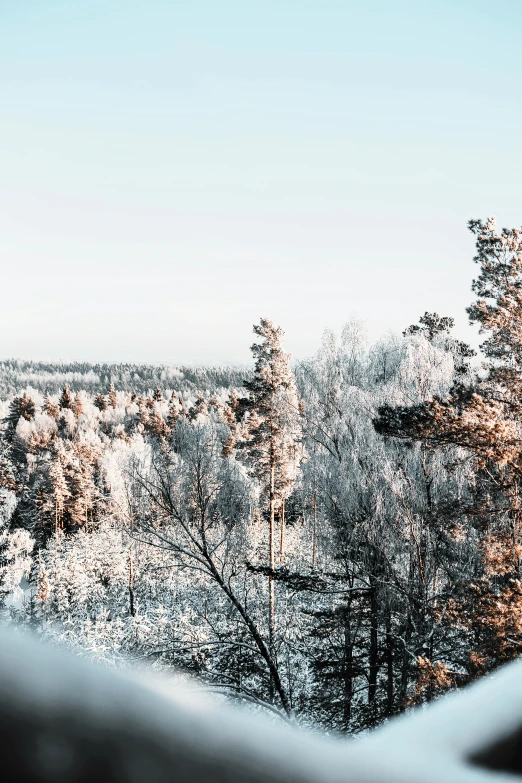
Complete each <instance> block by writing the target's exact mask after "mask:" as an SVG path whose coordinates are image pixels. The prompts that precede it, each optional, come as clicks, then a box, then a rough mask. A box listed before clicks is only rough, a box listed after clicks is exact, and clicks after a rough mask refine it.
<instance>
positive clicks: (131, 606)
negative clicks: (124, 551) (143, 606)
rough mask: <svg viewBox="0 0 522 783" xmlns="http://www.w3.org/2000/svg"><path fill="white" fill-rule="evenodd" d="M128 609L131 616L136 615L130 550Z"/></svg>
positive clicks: (132, 563)
mask: <svg viewBox="0 0 522 783" xmlns="http://www.w3.org/2000/svg"><path fill="white" fill-rule="evenodd" d="M129 610H130V613H131V616H132V617H135V616H136V604H135V602H134V560H133V557H132V550H131V551H130V552H129Z"/></svg>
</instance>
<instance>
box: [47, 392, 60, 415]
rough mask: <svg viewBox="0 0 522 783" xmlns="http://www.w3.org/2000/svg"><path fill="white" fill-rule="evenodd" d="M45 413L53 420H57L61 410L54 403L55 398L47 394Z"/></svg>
mask: <svg viewBox="0 0 522 783" xmlns="http://www.w3.org/2000/svg"><path fill="white" fill-rule="evenodd" d="M44 411H45V412H46V414H47V415H48V416H51V418H53V419H56V418H57V417H58V414H59V413H60V408H59V407H58V405H56V403H55V402H54V400H53V398H52V397H51V396H50V395H49V394H47V395H46V398H45V402H44Z"/></svg>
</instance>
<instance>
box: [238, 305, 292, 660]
mask: <svg viewBox="0 0 522 783" xmlns="http://www.w3.org/2000/svg"><path fill="white" fill-rule="evenodd" d="M254 333H255V334H256V335H257V336H258V337H260V338H261V342H260V343H254V344H253V345H252V348H251V350H252V354H253V356H254V359H255V367H254V374H253V377H252V379H251V380H249V381H246V382H245V384H244V385H245V388H246V389H247V390H248V392H249V396H248V398H246V399H243V400H241V403H240V408H241V410H242V411H244V412H246V413H247V414H248V421H247V427H248V435H247V437H246V439H245V440H244V442H243V444H242V447H243V449H244V453H245V454H246V456H247V461H248V465H249V469H250V471H251V473H252V474H253V475H254V476H255V477H256V478H257V480H258V481H259V483H260V486H261V492H262V497H263V498H264V500H265V503H266V510H267V512H268V564H269V569H270V571H269V577H268V579H269V607H268V611H269V646H270V650H271V653H272V655H273V654H274V643H275V630H276V629H275V585H274V569H275V565H276V556H275V549H276V543H275V535H276V531H275V517H276V514H279V518H280V543H279V555H280V559H281V560H282V559H283V556H284V532H285V514H284V508H285V501H286V500H287V498H288V497H289V496H290V494H291V493H292V490H293V488H294V486H295V482H296V479H297V474H298V470H299V464H300V462H301V459H302V450H301V438H302V426H301V414H302V408H301V401H300V398H299V394H298V392H297V387H296V384H295V378H294V375H293V372H292V370H291V367H290V356H289V355H288V354H287V353H285V352H284V350H283V346H282V340H283V335H284V332H283V330H282V329H281V327H276V326H274V325H273V324H272V323H271V321H269V320H267V319H265V318H262V319H261V321H260V323H259V325H255V326H254Z"/></svg>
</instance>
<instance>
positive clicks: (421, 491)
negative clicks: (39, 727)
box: [0, 219, 522, 733]
mask: <svg viewBox="0 0 522 783" xmlns="http://www.w3.org/2000/svg"><path fill="white" fill-rule="evenodd" d="M469 227H470V229H471V231H472V232H473V233H474V235H475V237H476V246H477V253H476V257H475V261H476V263H477V265H478V270H479V274H478V277H477V279H476V280H475V281H474V282H473V286H472V290H473V292H474V294H475V296H476V298H475V300H474V301H473V302H472V303H471V305H470V307H469V308H468V314H469V318H470V320H471V321H472V322H473V323H476V324H478V325H479V326H480V329H481V332H482V333H483V334H484V335H485V340H484V343H483V345H482V351H483V358H484V361H482V363H480V357H477V358H475V356H474V354H475V352H474V351H473V350H471V348H470V347H469V346H467V345H466V344H464V343H463V342H462V341H460V340H458V339H457V338H456V337H455V336H454V335H453V334H452V330H453V319H452V318H451V317H450V316H448V315H444V316H440V315H438V314H437V313H425V314H424V315H422V316H421V317H420V319H419V322H418V323H417V324H413V325H408V324H405V328H404V332H403V334H402V335H398V336H387V337H385V338H383V339H381V340H379V341H377V342H376V343H375V344H368V342H367V340H366V337H365V334H364V330H363V329H362V327H361V326H360V324H358V323H356V322H350V323H348V324H347V325H346V326H345V328H344V330H343V331H342V334H341V335H340V336H336V335H334V334H332V333H330V332H326V333H325V335H324V337H323V340H322V344H321V346H320V348H319V350H318V351H317V353H316V355H315V356H313V357H312V358H311V359H308V360H302V361H297V362H294V363H292V361H291V359H290V356H289V355H288V354H287V353H286V352H285V350H284V332H283V330H282V329H281V328H280V327H279V326H276V325H274V324H273V323H272V322H271V321H270V320H268V319H266V318H262V319H261V320H260V322H259V323H258V324H256V325H255V326H254V334H255V342H254V344H253V346H252V354H253V359H254V366H253V369H252V370H248V371H247V370H244V369H241V368H189V367H181V368H168V367H153V366H148V367H147V366H138V365H128V364H126V365H101V364H100V365H90V364H82V363H75V364H65V363H64V364H60V365H53V364H44V363H34V362H28V361H16V360H8V361H3V362H1V363H0V417H1V420H2V421H1V427H0V602H1V609H0V611H1V612H2V614H3V616H4V619H6V620H7V621H9V622H12V623H16V624H21V625H28V626H31V627H32V628H33V629H35V630H36V631H37V632H38V633H39V634H40V635H42V636H43V637H47V638H50V639H52V640H54V641H55V642H57V643H64V644H67V645H69V646H72V647H73V648H74V649H76V650H77V651H78V653H79V654H89V655H94V656H95V657H97V658H99V659H101V660H104V661H106V662H108V663H110V664H112V665H118V666H135V665H138V664H143V663H144V662H146V663H147V664H148V665H150V666H152V667H156V668H160V669H169V668H170V667H174V668H176V669H178V670H182V671H184V672H187V673H190V674H193V675H195V676H196V677H198V678H199V679H200V680H202V681H203V682H204V683H205V684H206V685H207V687H208V688H210V689H212V690H213V691H214V692H216V693H217V694H220V695H221V696H223V697H224V698H230V699H236V700H240V701H243V702H246V703H248V704H250V705H252V706H253V707H255V708H258V709H264V710H268V711H270V712H272V713H276V714H277V715H278V716H280V717H281V718H282V719H285V720H286V719H292V720H294V719H297V720H299V721H300V722H302V723H305V724H309V725H312V726H316V727H321V728H324V729H326V730H329V731H330V730H337V731H342V732H347V733H356V732H359V731H361V730H364V729H367V728H368V727H371V726H375V725H377V724H378V723H380V722H382V721H383V720H385V719H386V718H388V717H390V716H391V715H393V714H395V713H397V712H401V711H404V710H405V709H408V708H409V707H410V706H413V705H415V704H420V703H424V702H428V701H430V700H432V699H434V698H436V697H437V696H438V695H440V694H442V693H445V692H446V691H448V690H449V689H452V688H458V687H460V686H462V685H464V684H466V683H468V682H469V681H471V680H473V679H475V678H477V677H479V676H482V675H484V674H486V673H487V672H490V671H492V670H494V669H495V668H496V667H498V666H499V665H501V664H502V663H504V662H506V661H509V660H511V659H513V658H515V657H518V655H519V651H520V647H521V645H522V627H521V619H520V618H521V617H522V611H521V610H522V581H521V570H520V569H521V554H522V549H521V524H520V523H521V501H520V494H521V493H520V489H521V487H520V484H521V478H522V475H521V474H522V439H521V434H522V407H521V402H520V400H521V399H522V394H521V392H522V308H521V305H522V231H521V230H519V229H503V230H502V231H500V232H497V229H496V226H495V223H494V221H493V220H492V219H490V220H487V221H484V222H483V221H479V220H472V221H470V224H469Z"/></svg>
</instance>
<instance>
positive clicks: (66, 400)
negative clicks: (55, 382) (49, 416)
mask: <svg viewBox="0 0 522 783" xmlns="http://www.w3.org/2000/svg"><path fill="white" fill-rule="evenodd" d="M59 405H60V408H62V410H63V409H68V410H72V406H73V400H72V396H71V391H70V389H69V386H68V385H67V384H65V386H64V387H63V391H62V394H61V397H60V402H59Z"/></svg>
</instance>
